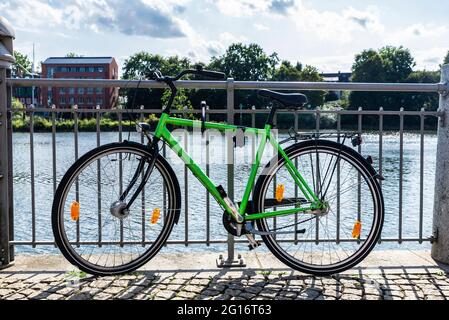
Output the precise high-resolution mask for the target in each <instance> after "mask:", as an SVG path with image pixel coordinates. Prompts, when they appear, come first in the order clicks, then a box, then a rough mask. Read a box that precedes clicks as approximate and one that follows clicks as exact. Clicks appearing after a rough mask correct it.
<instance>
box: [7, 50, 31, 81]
mask: <svg viewBox="0 0 449 320" xmlns="http://www.w3.org/2000/svg"><path fill="white" fill-rule="evenodd" d="M14 58H15V59H16V61H15V62H14V64H13V66H12V72H13V75H14V76H16V77H23V76H25V75H27V74H30V73H31V69H32V65H33V63H32V62H31V60H30V59H29V58H28V56H27V55H26V54H22V53H20V52H18V51H14Z"/></svg>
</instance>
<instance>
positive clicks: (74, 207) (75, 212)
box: [70, 201, 80, 221]
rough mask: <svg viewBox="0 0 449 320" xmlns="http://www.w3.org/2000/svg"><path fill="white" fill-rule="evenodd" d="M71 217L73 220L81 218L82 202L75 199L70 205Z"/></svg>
mask: <svg viewBox="0 0 449 320" xmlns="http://www.w3.org/2000/svg"><path fill="white" fill-rule="evenodd" d="M70 217H71V218H72V220H73V221H78V219H79V218H80V204H79V203H78V202H76V201H73V202H72V204H71V205H70Z"/></svg>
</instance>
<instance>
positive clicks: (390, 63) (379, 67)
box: [349, 46, 415, 110]
mask: <svg viewBox="0 0 449 320" xmlns="http://www.w3.org/2000/svg"><path fill="white" fill-rule="evenodd" d="M414 66H415V61H414V59H413V57H412V55H411V53H410V51H409V50H408V49H405V48H403V47H402V46H400V47H392V46H387V47H383V48H381V49H380V50H378V51H375V50H372V49H370V50H365V51H363V52H362V53H360V54H358V55H356V58H355V62H354V64H353V66H352V72H353V75H352V81H353V82H392V83H398V82H405V81H406V80H407V78H408V77H409V75H410V74H411V73H412V71H413V67H414ZM402 106H404V96H403V94H402V93H380V92H352V93H351V95H350V97H349V108H350V109H357V108H358V107H363V108H365V109H369V110H375V109H379V107H383V108H384V109H386V110H396V109H398V108H400V107H402Z"/></svg>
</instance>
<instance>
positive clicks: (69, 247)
mask: <svg viewBox="0 0 449 320" xmlns="http://www.w3.org/2000/svg"><path fill="white" fill-rule="evenodd" d="M187 74H194V75H197V76H207V77H210V78H215V79H224V77H225V75H224V74H223V73H219V72H214V71H206V70H202V68H200V67H199V68H197V69H196V70H185V71H183V72H181V73H180V74H179V75H178V76H176V77H173V78H172V77H166V76H162V74H161V73H160V72H156V73H155V75H156V78H157V80H158V81H161V82H164V83H166V84H167V85H168V87H169V88H170V89H171V92H172V95H171V97H170V99H169V102H168V104H167V106H166V107H165V108H164V110H163V111H162V114H161V117H160V119H159V122H158V124H157V127H156V129H155V131H154V133H153V134H152V135H150V133H149V132H150V126H149V125H148V124H144V123H141V124H138V126H137V128H138V131H139V132H140V133H142V134H144V135H145V136H146V137H147V138H148V143H147V144H141V143H136V142H131V141H124V142H121V143H112V144H107V145H103V146H100V147H98V148H96V149H93V150H91V151H90V152H88V153H86V154H85V155H83V156H82V157H81V158H79V159H78V160H77V161H76V162H75V163H74V164H73V165H72V166H71V167H70V169H69V170H68V171H67V172H66V174H65V175H64V177H63V179H62V180H61V182H60V184H59V186H58V188H57V191H56V194H55V198H54V202H53V208H52V226H53V232H54V236H55V240H56V244H57V246H58V247H59V249H60V250H61V252H62V253H63V255H64V256H65V258H66V259H67V260H68V261H69V262H71V263H72V264H74V265H76V266H77V267H78V268H79V269H81V270H83V271H85V272H87V273H89V274H93V275H114V274H122V273H126V272H130V271H133V270H135V269H137V268H139V267H140V266H142V265H143V264H145V263H146V262H148V261H149V260H150V259H152V258H153V257H154V256H155V255H156V254H157V253H158V252H159V250H160V249H161V248H162V247H163V246H164V244H165V242H166V240H167V239H168V237H169V235H170V233H171V231H172V229H173V226H174V225H175V224H177V223H178V220H179V217H180V214H181V191H180V186H179V183H178V179H177V177H176V174H175V172H174V170H173V169H172V167H171V166H170V165H169V163H168V162H167V161H166V160H165V158H164V157H163V156H162V155H161V153H160V147H161V143H165V144H166V145H167V146H168V147H169V148H170V149H172V150H173V151H174V152H175V154H176V155H177V156H178V157H179V158H180V159H182V161H183V162H184V163H185V165H186V166H187V168H188V169H189V170H190V171H191V172H192V173H193V175H194V176H195V177H196V178H197V179H198V180H199V181H200V182H201V184H202V185H203V186H204V187H205V188H206V189H207V191H208V192H209V193H210V194H211V195H212V196H213V198H214V199H215V200H216V201H217V202H218V204H219V205H220V206H221V207H222V209H223V211H224V214H223V224H224V227H225V228H226V230H227V231H228V232H229V233H231V234H233V235H234V236H237V237H239V236H245V237H247V239H248V242H249V247H250V249H255V248H257V247H258V246H259V245H260V243H259V241H258V240H257V239H256V238H258V237H261V238H262V240H263V242H264V243H265V244H266V246H267V247H268V249H269V250H270V251H271V252H272V253H273V254H274V256H276V257H277V258H278V259H279V260H281V261H282V262H283V263H285V264H286V265H288V266H289V267H291V268H293V269H296V270H299V271H302V272H306V273H310V274H316V275H329V274H334V273H338V272H342V271H344V270H346V269H348V268H351V267H353V266H355V265H356V264H358V263H359V262H360V261H362V260H363V259H364V258H365V257H366V256H367V255H368V253H369V252H370V251H371V250H372V249H373V247H374V246H375V244H376V242H377V240H378V238H379V235H380V232H381V230H382V224H383V218H384V202H383V197H382V191H381V188H380V185H379V182H378V180H379V179H381V177H380V176H379V175H378V174H377V173H376V171H375V170H374V168H373V167H372V165H371V164H370V162H369V161H368V160H367V159H365V158H364V157H362V156H361V155H360V154H359V153H358V152H356V151H355V150H354V149H352V148H350V147H349V146H347V145H345V144H344V142H345V140H346V139H349V138H350V139H351V141H352V142H353V145H354V146H355V145H358V144H359V143H361V138H360V136H358V135H357V134H351V133H344V134H342V133H340V134H339V135H338V137H339V138H342V139H343V142H334V141H332V140H325V139H322V137H321V136H320V134H298V133H294V134H292V139H293V140H294V142H295V143H293V144H292V145H290V146H289V147H287V148H285V150H284V149H283V148H282V146H281V144H282V143H279V142H278V141H277V140H276V139H275V138H274V135H273V133H272V128H273V117H274V115H275V113H276V110H277V109H278V108H280V107H283V108H287V107H293V108H300V107H303V106H304V105H305V104H306V103H307V98H306V96H304V95H302V94H299V93H291V94H283V93H278V92H273V91H269V90H261V91H259V94H260V95H261V96H263V97H266V98H269V99H271V100H273V101H275V102H276V104H274V105H273V107H272V108H271V112H270V114H269V117H268V120H267V122H266V124H265V127H264V128H263V129H258V128H247V127H241V126H234V125H228V124H222V123H214V122H206V121H205V119H204V117H203V118H202V119H201V121H200V120H188V119H181V118H173V117H170V107H171V105H172V103H173V100H174V98H175V96H176V93H177V89H176V85H175V83H176V81H177V80H179V79H180V78H181V77H183V76H185V75H187ZM167 126H184V127H197V128H201V129H202V130H203V131H204V130H207V129H215V130H219V131H221V132H224V131H227V132H229V131H232V132H237V131H239V130H240V131H241V132H244V133H245V134H254V135H258V136H260V137H261V139H260V141H261V142H260V145H259V147H258V149H257V154H256V157H255V161H254V164H253V165H252V169H251V172H250V174H249V179H248V182H247V184H246V188H245V191H244V193H243V195H242V198H241V200H240V202H233V201H232V200H231V199H230V198H229V197H228V196H227V194H226V192H225V190H224V189H223V187H222V186H217V185H216V184H214V183H213V182H212V181H211V180H210V178H209V177H208V176H207V175H206V174H205V173H204V172H203V170H202V169H201V168H200V166H199V165H198V164H196V163H195V161H193V159H192V158H191V157H190V156H189V154H188V153H187V152H186V151H185V150H184V149H183V148H182V147H181V146H180V144H179V143H178V141H177V140H176V139H175V138H174V137H173V135H172V134H171V132H170V131H169V129H168V128H167ZM328 136H329V135H328ZM267 144H271V145H272V147H273V148H274V150H277V153H278V155H277V156H275V157H274V158H273V159H272V160H271V161H270V162H269V163H268V164H267V165H266V166H265V167H264V168H263V169H262V172H261V173H260V174H259V176H258V179H257V182H256V177H257V173H258V171H259V166H260V164H261V159H262V155H263V153H264V150H265V147H266V145H267ZM251 195H252V197H251ZM250 198H251V199H250Z"/></svg>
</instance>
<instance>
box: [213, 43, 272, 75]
mask: <svg viewBox="0 0 449 320" xmlns="http://www.w3.org/2000/svg"><path fill="white" fill-rule="evenodd" d="M278 62H279V58H278V55H277V53H276V52H273V53H272V54H270V55H268V54H266V53H265V52H264V50H263V49H262V48H261V47H260V46H259V45H258V44H255V43H252V44H249V45H244V44H242V43H234V44H232V45H230V46H229V48H228V49H227V50H226V53H225V54H224V55H222V56H221V57H212V60H211V63H210V64H209V67H210V68H212V69H214V70H219V71H221V72H224V73H226V74H227V75H229V76H231V77H233V78H234V79H235V80H239V81H264V80H269V79H271V78H272V77H273V75H274V72H275V70H276V65H277V64H278Z"/></svg>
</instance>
